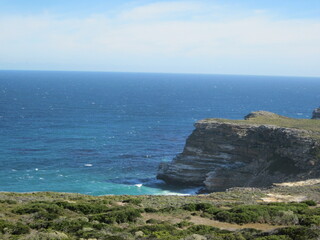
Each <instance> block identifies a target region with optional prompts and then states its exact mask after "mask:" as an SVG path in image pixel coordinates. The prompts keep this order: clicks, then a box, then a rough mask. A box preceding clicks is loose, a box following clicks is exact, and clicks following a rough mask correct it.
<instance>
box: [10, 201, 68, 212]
mask: <svg viewBox="0 0 320 240" xmlns="http://www.w3.org/2000/svg"><path fill="white" fill-rule="evenodd" d="M61 210H62V209H61V208H60V207H59V206H57V205H55V204H53V203H28V204H26V205H23V206H21V207H18V208H16V209H14V210H13V212H14V213H17V214H21V215H22V214H31V213H37V212H41V211H42V212H43V211H45V212H47V213H52V214H60V213H61Z"/></svg>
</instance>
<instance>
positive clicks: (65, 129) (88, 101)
mask: <svg viewBox="0 0 320 240" xmlns="http://www.w3.org/2000/svg"><path fill="white" fill-rule="evenodd" d="M319 105H320V78H304V77H267V76H235V75H232V76H231V75H197V74H151V73H103V72H49V71H48V72H46V71H0V191H15V192H33V191H57V192H76V193H83V194H90V195H105V194H132V195H139V194H190V193H193V192H195V189H192V188H191V189H181V188H178V187H171V186H168V185H166V184H165V183H163V182H161V181H159V180H156V173H157V169H158V165H159V164H160V163H161V162H164V161H171V160H172V159H173V158H174V157H175V155H176V154H178V153H180V152H181V151H182V150H183V146H184V143H185V140H186V138H187V136H188V135H189V134H190V133H191V132H192V130H193V128H194V127H193V124H194V123H195V122H196V121H197V120H200V119H204V118H230V119H242V118H243V117H244V116H245V115H246V114H248V113H249V112H251V111H257V110H266V111H271V112H275V113H278V114H281V115H285V116H288V117H295V118H310V117H311V113H312V110H313V109H314V108H316V107H319Z"/></svg>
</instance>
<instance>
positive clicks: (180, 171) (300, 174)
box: [157, 111, 320, 192]
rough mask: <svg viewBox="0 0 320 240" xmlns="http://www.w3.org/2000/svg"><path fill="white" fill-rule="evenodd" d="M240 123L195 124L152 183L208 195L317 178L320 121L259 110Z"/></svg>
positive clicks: (213, 120) (231, 121)
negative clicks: (200, 189)
mask: <svg viewBox="0 0 320 240" xmlns="http://www.w3.org/2000/svg"><path fill="white" fill-rule="evenodd" d="M245 119H246V120H223V119H206V120H201V121H198V122H197V123H195V130H194V131H193V133H192V134H191V135H190V136H189V137H188V139H187V141H186V145H185V147H184V150H183V152H182V153H181V154H179V155H178V156H176V157H175V158H174V159H173V161H172V162H170V163H162V164H161V165H160V167H159V171H158V176H157V178H158V179H162V180H164V181H165V182H167V183H169V184H175V185H182V184H184V185H195V186H203V187H205V188H206V189H207V191H209V192H211V191H219V190H225V189H228V188H231V187H267V186H270V185H272V184H273V183H276V182H284V181H297V180H305V179H310V178H316V177H320V167H319V166H320V163H319V161H320V143H319V142H320V141H319V139H318V136H319V138H320V135H319V132H318V130H319V128H320V122H318V121H316V122H315V121H313V120H306V119H304V120H298V119H291V118H286V117H282V116H279V115H277V114H273V113H270V112H264V111H259V112H254V113H251V114H249V115H247V116H246V117H245ZM309 121H312V124H316V125H315V126H314V125H310V126H311V127H310V126H309V123H310V122H309ZM290 125H292V126H293V127H287V126H290ZM318 125H319V126H318ZM284 126H285V127H284Z"/></svg>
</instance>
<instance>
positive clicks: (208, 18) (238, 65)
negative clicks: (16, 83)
mask: <svg viewBox="0 0 320 240" xmlns="http://www.w3.org/2000/svg"><path fill="white" fill-rule="evenodd" d="M0 70H62V71H112V72H159V73H204V74H208V73H209V74H245V75H280V76H282V75H285V76H317V77H319V76H320V1H319V0H304V1H302V0H190V1H188V0H174V1H163V0H158V1H157V0H132V1H129V0H117V1H108V0H67V1H66V0H28V1H26V0H0Z"/></svg>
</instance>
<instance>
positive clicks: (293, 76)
mask: <svg viewBox="0 0 320 240" xmlns="http://www.w3.org/2000/svg"><path fill="white" fill-rule="evenodd" d="M2 71H3V72H4V71H7V72H9V71H12V72H13V71H17V72H83V73H132V74H176V75H223V76H249V77H290V78H320V76H304V75H269V74H261V75H259V74H232V73H195V72H139V71H136V72H130V71H128V72H126V71H107V70H56V69H55V70H48V69H46V70H41V69H0V72H2Z"/></svg>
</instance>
